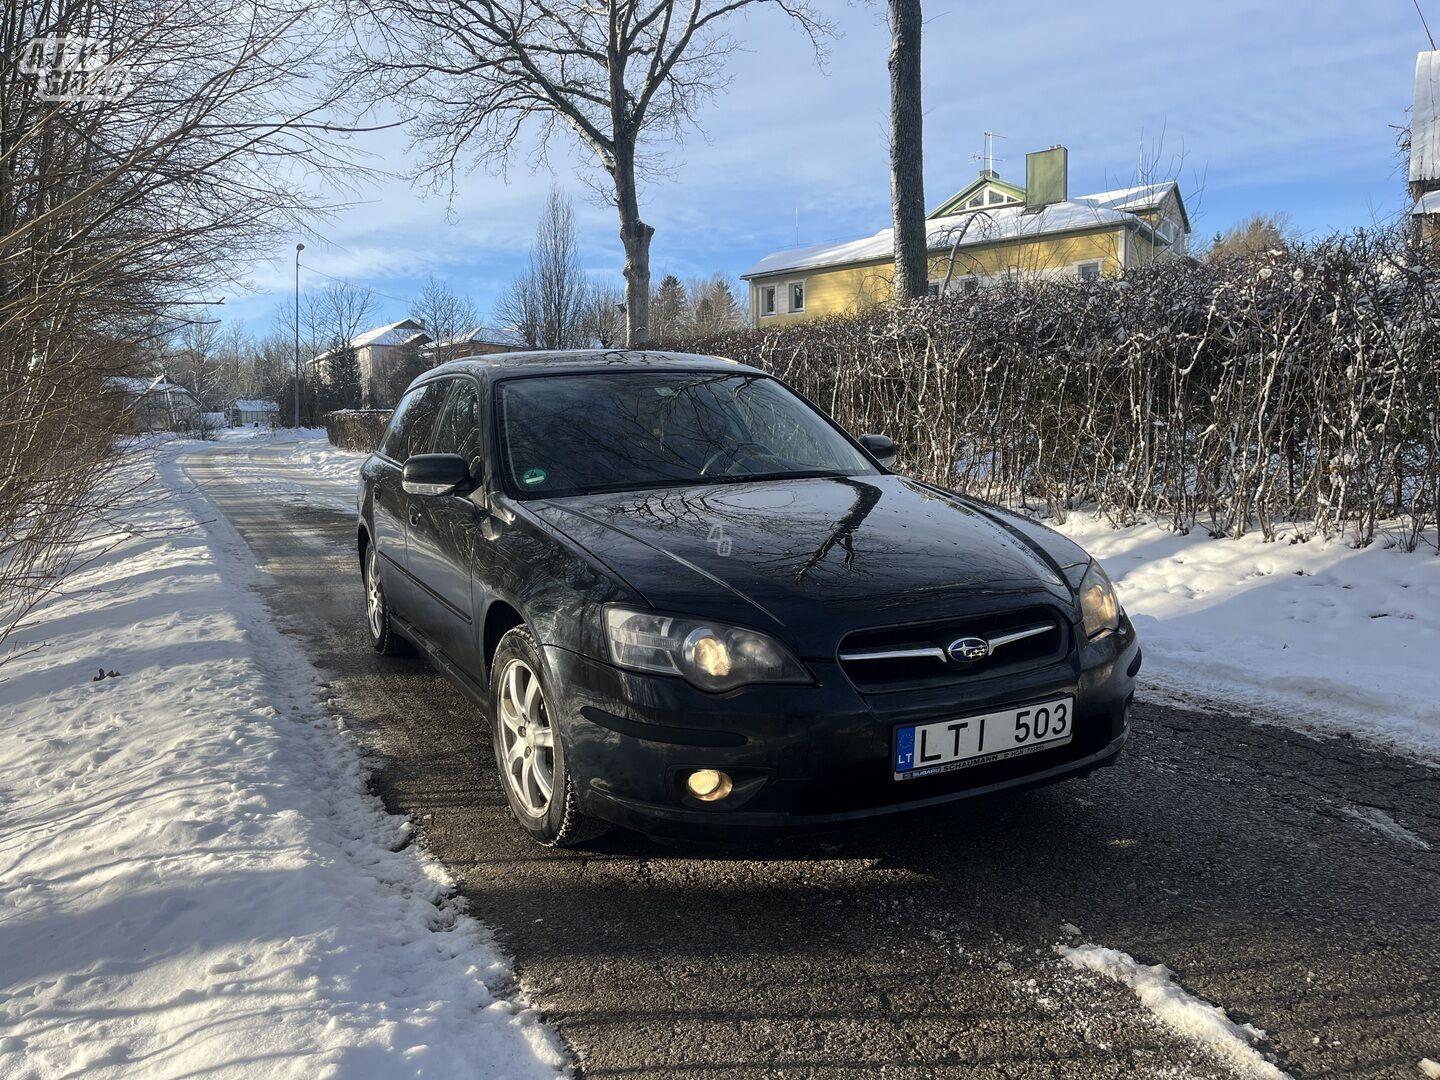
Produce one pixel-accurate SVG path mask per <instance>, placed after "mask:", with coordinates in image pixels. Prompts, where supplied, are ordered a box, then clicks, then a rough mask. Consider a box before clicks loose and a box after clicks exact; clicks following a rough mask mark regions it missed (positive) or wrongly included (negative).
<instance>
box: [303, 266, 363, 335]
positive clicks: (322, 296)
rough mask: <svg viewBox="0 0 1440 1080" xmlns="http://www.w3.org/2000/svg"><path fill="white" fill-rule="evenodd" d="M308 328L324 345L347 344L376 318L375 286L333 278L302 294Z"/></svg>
mask: <svg viewBox="0 0 1440 1080" xmlns="http://www.w3.org/2000/svg"><path fill="white" fill-rule="evenodd" d="M305 306H306V312H307V314H308V322H309V324H310V326H311V328H312V330H311V332H312V333H313V334H314V335H315V336H316V337H317V338H318V339H319V340H320V341H323V342H324V343H325V345H326V347H327V348H331V349H336V348H339V347H340V346H342V345H348V344H349V343H350V342H351V341H353V340H354V339H355V338H357V337H358V336H359V335H360V333H361V332H362V331H364V330H366V329H368V328H369V327H370V324H371V323H373V322H374V321H375V313H376V311H378V310H379V307H380V301H379V299H378V298H377V297H376V295H375V290H374V289H371V288H368V287H367V286H363V285H351V284H350V283H349V282H347V281H336V282H332V283H331V284H329V285H327V286H325V288H323V289H321V290H320V291H319V292H317V293H310V294H309V295H308V296H307V297H306V298H305Z"/></svg>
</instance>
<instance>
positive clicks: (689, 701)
mask: <svg viewBox="0 0 1440 1080" xmlns="http://www.w3.org/2000/svg"><path fill="white" fill-rule="evenodd" d="M545 654H546V664H547V666H548V667H549V668H550V671H549V675H550V679H549V682H550V692H551V697H552V698H556V697H558V699H559V700H558V701H557V702H556V704H557V705H558V706H559V708H560V709H561V710H563V715H565V717H566V718H567V722H566V723H565V724H564V725H563V727H562V732H563V737H564V738H565V753H566V761H567V764H568V766H569V768H570V770H571V773H572V776H573V777H574V780H575V785H576V792H577V797H578V800H579V803H580V809H581V811H582V812H584V813H586V814H589V815H591V816H594V817H598V818H603V819H605V820H608V821H613V822H615V823H617V824H620V825H624V826H627V827H629V828H633V829H637V830H639V831H641V832H645V833H649V834H652V835H657V836H685V837H703V838H712V839H742V838H744V837H745V836H746V835H747V834H749V835H754V834H757V833H773V832H777V831H788V830H799V829H804V828H807V827H813V826H824V825H833V824H837V823H842V822H846V821H854V820H859V819H863V818H868V817H874V816H877V815H881V814H889V813H896V812H899V811H904V810H913V809H919V808H922V807H927V806H934V805H937V804H940V803H945V802H950V801H953V800H956V799H962V798H970V797H974V796H977V795H984V794H988V793H991V792H996V791H1001V790H1007V789H1018V788H1026V787H1034V786H1038V785H1041V784H1047V783H1053V782H1055V781H1058V780H1063V779H1066V778H1069V777H1073V776H1081V775H1084V774H1086V773H1088V772H1091V771H1092V770H1094V769H1096V768H1099V767H1102V766H1105V765H1110V764H1113V763H1114V762H1115V760H1116V759H1117V757H1118V756H1119V754H1120V751H1121V749H1122V748H1123V746H1124V744H1125V741H1126V739H1127V737H1128V735H1129V726H1128V725H1129V705H1130V700H1131V697H1132V694H1133V690H1134V682H1135V674H1136V672H1137V671H1138V669H1139V659H1140V650H1139V644H1138V642H1137V641H1136V639H1135V632H1134V629H1133V627H1131V625H1130V623H1129V621H1128V620H1123V621H1122V625H1121V628H1120V631H1119V632H1117V633H1115V634H1110V635H1107V636H1106V637H1105V638H1102V639H1101V640H1099V641H1095V642H1087V643H1085V644H1084V645H1083V646H1082V647H1081V649H1080V652H1079V655H1074V654H1072V655H1071V656H1069V657H1067V658H1066V659H1065V660H1064V661H1062V662H1058V663H1054V664H1049V665H1046V666H1044V667H1040V668H1037V669H1035V670H1032V671H1029V672H1025V673H1023V674H1020V675H1009V676H1001V677H998V678H993V679H976V680H973V681H969V682H966V683H965V684H963V685H955V686H948V687H943V688H935V689H929V690H924V691H908V692H904V693H891V694H870V695H862V694H861V693H859V692H858V691H857V690H856V689H855V688H854V686H853V685H852V684H851V682H850V680H849V679H848V678H847V677H846V676H845V674H844V672H843V671H842V670H841V669H840V667H839V665H838V664H836V663H833V662H829V663H825V662H811V663H810V664H809V665H808V666H809V667H810V668H811V670H812V671H813V672H814V673H815V675H816V677H817V683H816V685H813V686H751V687H744V688H742V689H739V690H735V691H731V692H729V693H727V694H707V693H704V692H703V691H700V690H697V689H695V688H694V687H692V686H690V685H689V684H688V683H686V682H685V681H684V680H682V679H679V678H666V677H659V676H648V675H641V674H636V673H633V672H628V671H623V670H620V669H618V668H615V667H613V666H611V665H609V664H606V663H602V662H600V661H597V660H592V659H590V658H588V657H584V656H580V655H577V654H575V653H571V652H567V651H565V650H563V649H559V648H556V647H553V646H547V647H546V650H545ZM1062 695H1073V696H1074V698H1075V715H1076V720H1075V728H1074V731H1075V735H1074V738H1073V739H1072V740H1071V742H1070V743H1068V744H1066V745H1064V746H1060V747H1054V748H1051V749H1046V750H1039V751H1036V752H1034V753H1031V754H1028V755H1025V756H1023V757H1018V758H1012V759H1010V760H1006V761H997V762H991V763H988V764H985V765H977V766H973V767H971V768H965V769H958V770H956V771H954V772H949V773H943V774H941V775H938V776H930V777H921V778H915V779H909V780H900V781H897V780H895V779H894V777H893V773H892V771H891V754H892V747H891V738H892V733H893V731H894V729H895V727H896V726H897V725H900V724H908V723H917V722H927V721H933V720H938V719H944V718H951V717H961V716H966V715H970V714H974V713H982V712H988V711H992V710H995V709H999V708H1004V707H1007V706H1011V705H1021V704H1024V703H1026V702H1028V701H1038V700H1042V699H1045V698H1051V697H1058V696H1062ZM699 768H713V769H723V770H724V771H725V772H727V773H729V774H730V776H731V777H732V779H733V781H734V791H733V792H732V793H731V795H730V796H729V797H727V798H726V799H724V800H722V801H720V802H718V803H702V802H699V801H698V800H696V799H694V798H692V797H690V796H689V795H688V794H687V793H686V791H685V788H684V778H685V777H686V776H687V775H688V774H689V773H690V772H691V771H692V770H694V769H699Z"/></svg>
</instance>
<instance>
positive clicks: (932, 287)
mask: <svg viewBox="0 0 1440 1080" xmlns="http://www.w3.org/2000/svg"><path fill="white" fill-rule="evenodd" d="M925 291H926V292H927V293H928V294H929V296H930V298H931V299H932V300H933V299H935V298H936V297H938V296H939V295H940V282H938V281H932V282H930V284H929V285H927V286H926V288H925Z"/></svg>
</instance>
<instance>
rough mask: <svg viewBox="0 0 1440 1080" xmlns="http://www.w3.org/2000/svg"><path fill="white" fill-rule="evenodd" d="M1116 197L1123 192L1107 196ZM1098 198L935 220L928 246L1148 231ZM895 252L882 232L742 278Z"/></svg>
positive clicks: (767, 262)
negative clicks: (1118, 229)
mask: <svg viewBox="0 0 1440 1080" xmlns="http://www.w3.org/2000/svg"><path fill="white" fill-rule="evenodd" d="M1104 194H1106V195H1110V196H1115V195H1118V194H1119V193H1116V192H1106V193H1104ZM1095 198H1096V196H1090V195H1082V196H1079V197H1078V198H1074V199H1070V200H1068V201H1066V202H1059V203H1051V204H1050V205H1049V206H1047V207H1045V208H1044V209H1043V210H1040V211H1038V212H1036V213H1029V214H1027V213H1026V212H1025V208H1024V207H1023V206H1019V205H1016V206H994V207H989V208H987V209H985V210H977V211H970V212H968V213H963V214H951V215H950V216H948V217H938V218H931V219H930V220H929V221H927V222H926V223H925V225H926V230H925V231H926V239H927V245H928V246H929V248H930V249H931V250H932V251H935V250H940V249H948V248H950V247H953V246H955V245H956V241H957V238H958V241H959V246H960V247H969V246H971V245H974V244H993V243H995V242H997V241H1001V240H1015V239H1020V238H1022V237H1034V236H1041V235H1045V234H1050V233H1064V232H1074V231H1076V230H1078V229H1093V228H1097V227H1103V226H1106V225H1110V226H1116V225H1121V226H1126V227H1129V228H1136V229H1140V230H1141V231H1144V232H1147V233H1148V232H1149V231H1150V227H1149V226H1148V225H1147V224H1146V223H1145V222H1144V221H1142V220H1141V219H1140V218H1138V217H1136V216H1135V214H1134V213H1131V212H1129V211H1126V210H1117V209H1112V208H1109V207H1106V206H1103V205H1101V204H1099V203H1097V202H1094V201H1092V200H1093V199H1095ZM894 254H895V240H894V230H893V229H881V230H880V231H879V232H877V233H875V234H874V235H873V236H866V237H863V238H861V239H859V240H847V241H844V242H842V243H838V244H819V245H816V246H814V247H803V248H792V249H791V250H789V251H777V252H776V253H775V254H773V255H767V256H766V257H765V258H763V259H761V260H760V261H759V262H758V263H756V264H755V265H754V266H752V267H751V268H750V269H749V270H747V271H745V273H743V274H741V275H740V276H741V277H742V278H752V277H760V276H763V275H765V274H776V273H780V272H782V271H785V270H813V269H816V268H818V267H825V266H843V265H845V264H847V263H856V262H867V261H871V260H875V259H888V258H890V257H891V256H893V255H894Z"/></svg>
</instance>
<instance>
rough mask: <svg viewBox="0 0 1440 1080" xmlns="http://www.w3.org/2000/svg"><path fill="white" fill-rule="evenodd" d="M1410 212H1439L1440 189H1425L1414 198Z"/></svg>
mask: <svg viewBox="0 0 1440 1080" xmlns="http://www.w3.org/2000/svg"><path fill="white" fill-rule="evenodd" d="M1410 212H1411V213H1412V214H1440V191H1427V192H1425V194H1424V195H1421V196H1420V198H1418V199H1416V200H1415V206H1414V207H1413V208H1412V209H1411V211H1410Z"/></svg>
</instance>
